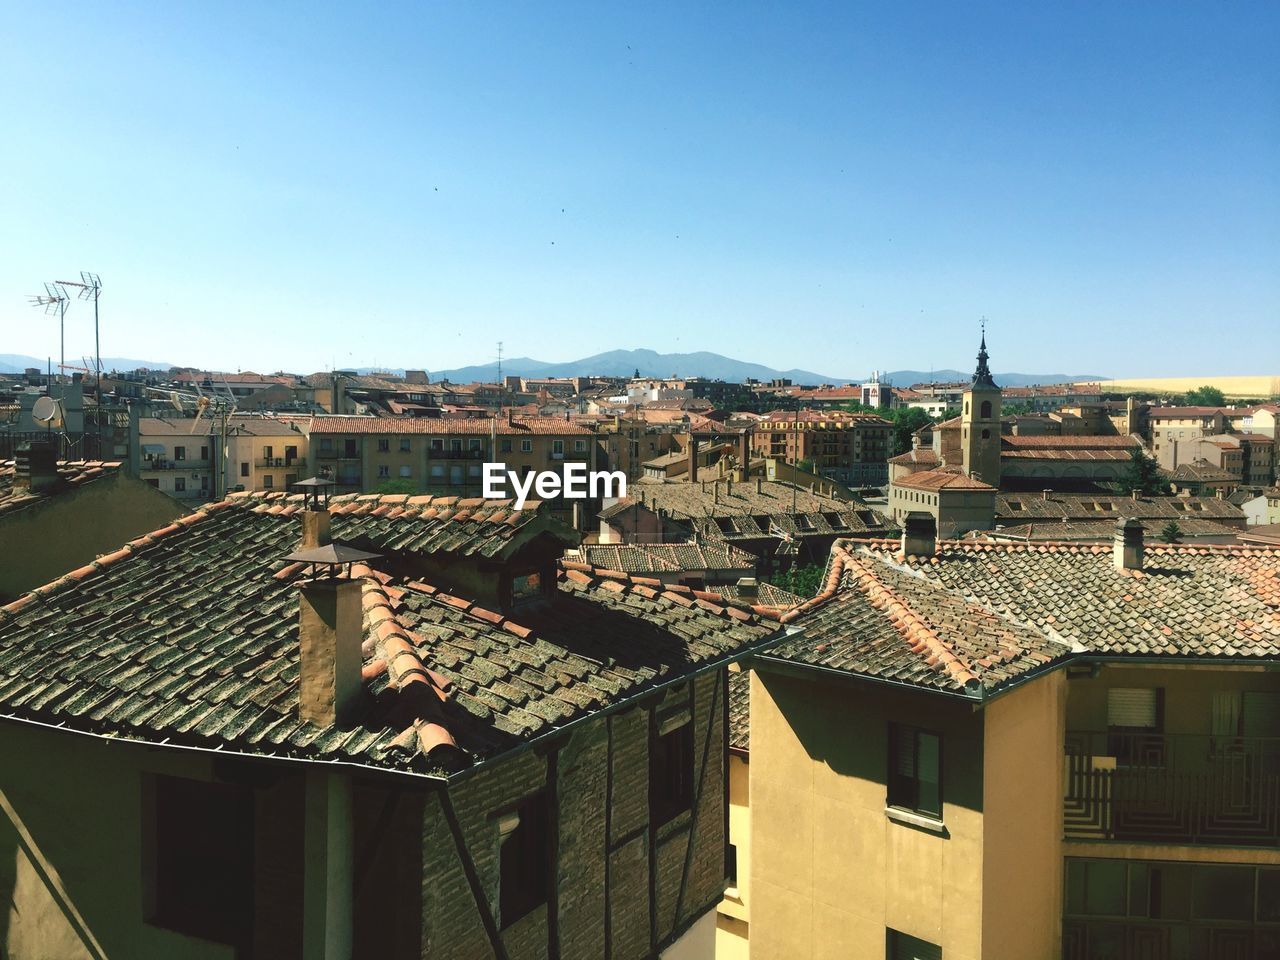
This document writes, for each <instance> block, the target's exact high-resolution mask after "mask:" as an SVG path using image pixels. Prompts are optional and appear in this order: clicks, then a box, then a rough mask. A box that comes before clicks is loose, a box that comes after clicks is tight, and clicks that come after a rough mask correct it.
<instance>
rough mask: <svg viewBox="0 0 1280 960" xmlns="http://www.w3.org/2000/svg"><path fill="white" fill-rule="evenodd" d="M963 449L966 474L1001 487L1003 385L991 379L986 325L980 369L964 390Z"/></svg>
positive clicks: (979, 351) (962, 409)
mask: <svg viewBox="0 0 1280 960" xmlns="http://www.w3.org/2000/svg"><path fill="white" fill-rule="evenodd" d="M960 449H961V450H962V451H963V456H964V472H965V473H967V474H968V475H969V476H971V477H974V478H976V479H978V480H981V481H982V482H983V483H989V484H991V486H993V487H998V486H1000V388H999V387H998V386H996V382H995V381H994V380H992V379H991V369H990V368H989V367H988V366H987V332H986V328H985V325H984V328H983V331H982V346H981V347H980V348H979V349H978V368H977V369H976V370H975V371H974V372H973V382H972V383H971V384H970V385H969V389H968V390H966V391H965V392H964V400H963V406H962V407H961V409H960Z"/></svg>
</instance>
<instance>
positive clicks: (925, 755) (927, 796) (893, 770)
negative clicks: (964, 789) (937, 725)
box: [889, 723, 942, 820]
mask: <svg viewBox="0 0 1280 960" xmlns="http://www.w3.org/2000/svg"><path fill="white" fill-rule="evenodd" d="M889 806H891V807H901V808H903V809H904V810H913V811H915V812H916V813H921V814H924V815H925V816H928V817H934V818H936V819H939V820H940V819H942V738H941V737H940V736H939V735H938V734H936V733H930V732H928V731H926V730H921V729H919V728H918V727H910V726H907V725H906V724H900V723H894V724H890V726H889Z"/></svg>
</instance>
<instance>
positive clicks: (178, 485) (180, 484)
mask: <svg viewBox="0 0 1280 960" xmlns="http://www.w3.org/2000/svg"><path fill="white" fill-rule="evenodd" d="M173 489H174V491H175V492H177V493H182V492H184V491H185V490H186V489H187V478H186V477H174V478H173Z"/></svg>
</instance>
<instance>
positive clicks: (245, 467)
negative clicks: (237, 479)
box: [240, 460, 249, 477]
mask: <svg viewBox="0 0 1280 960" xmlns="http://www.w3.org/2000/svg"><path fill="white" fill-rule="evenodd" d="M248 475H249V462H248V461H247V460H242V461H240V476H242V477H247V476H248Z"/></svg>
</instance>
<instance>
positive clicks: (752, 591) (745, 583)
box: [738, 577, 760, 600]
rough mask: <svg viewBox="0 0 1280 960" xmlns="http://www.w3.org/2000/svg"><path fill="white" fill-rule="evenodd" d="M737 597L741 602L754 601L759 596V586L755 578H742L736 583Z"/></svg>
mask: <svg viewBox="0 0 1280 960" xmlns="http://www.w3.org/2000/svg"><path fill="white" fill-rule="evenodd" d="M738 596H739V597H741V598H742V599H743V600H755V599H756V598H757V597H758V596H760V584H759V581H757V580H756V578H755V577H743V578H742V579H741V580H739V581H738Z"/></svg>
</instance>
